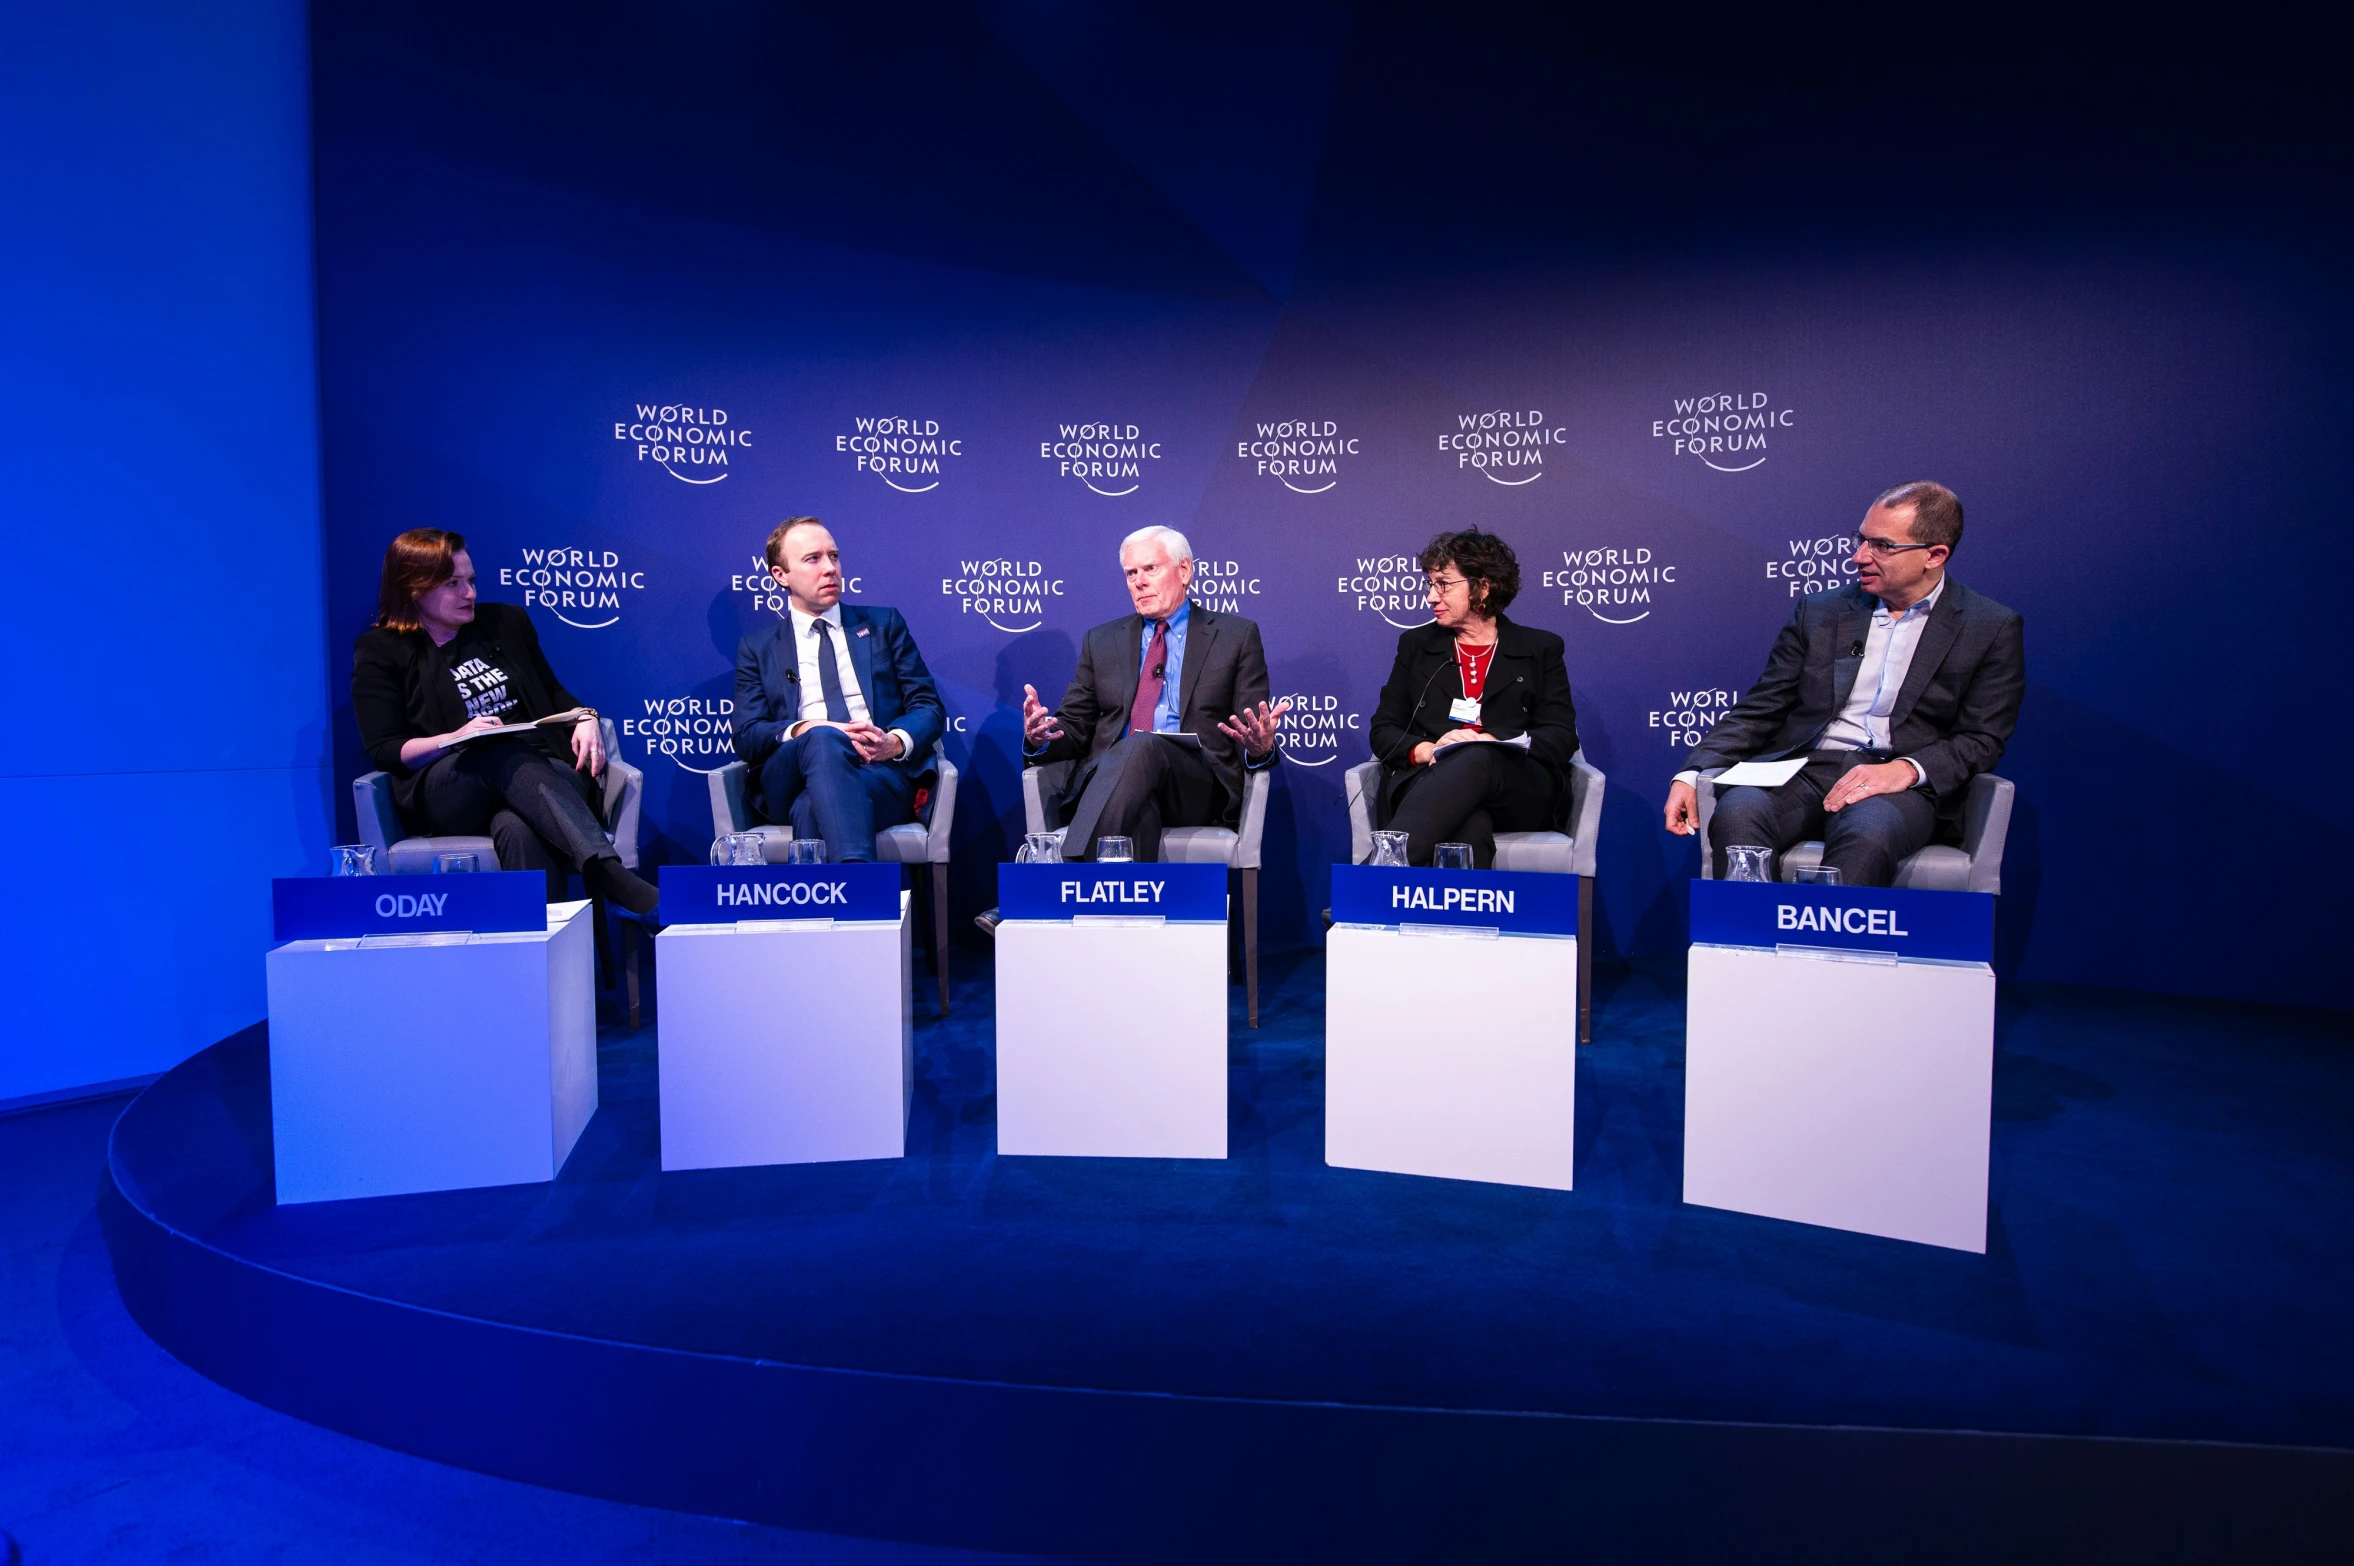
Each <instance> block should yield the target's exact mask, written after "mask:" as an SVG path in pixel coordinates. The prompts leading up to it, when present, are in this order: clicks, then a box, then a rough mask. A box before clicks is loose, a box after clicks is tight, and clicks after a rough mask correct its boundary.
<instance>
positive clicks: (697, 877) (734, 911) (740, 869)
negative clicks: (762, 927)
mask: <svg viewBox="0 0 2354 1566" xmlns="http://www.w3.org/2000/svg"><path fill="white" fill-rule="evenodd" d="M658 874H659V876H660V881H661V886H662V919H663V922H664V923H666V924H733V923H735V922H736V921H737V920H739V919H876V920H882V921H885V922H887V923H897V922H898V919H899V867H898V866H897V865H866V864H858V865H664V866H663V867H662V869H661V870H660V871H659V872H658Z"/></svg>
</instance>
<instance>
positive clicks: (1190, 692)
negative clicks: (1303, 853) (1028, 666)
mask: <svg viewBox="0 0 2354 1566" xmlns="http://www.w3.org/2000/svg"><path fill="white" fill-rule="evenodd" d="M1143 661H1144V616H1142V615H1140V614H1127V615H1122V616H1121V617H1120V618H1119V619H1117V620H1113V621H1111V622H1109V623H1108V624H1105V625H1099V626H1097V627H1095V628H1094V629H1093V630H1091V631H1089V632H1088V633H1087V635H1086V636H1085V637H1083V638H1082V639H1081V640H1080V643H1079V667H1078V669H1077V670H1076V671H1074V672H1073V673H1072V675H1071V688H1070V689H1069V690H1067V691H1065V692H1064V693H1063V704H1062V706H1060V707H1058V708H1056V709H1055V714H1054V717H1055V724H1056V726H1057V727H1059V728H1060V729H1061V730H1062V736H1061V738H1059V739H1054V740H1050V741H1048V742H1047V746H1046V749H1045V750H1043V751H1041V752H1040V753H1039V754H1037V755H1035V756H1032V757H1030V758H1029V759H1030V762H1031V764H1032V765H1034V766H1035V765H1041V764H1044V763H1046V762H1051V761H1081V762H1086V763H1089V764H1090V765H1088V766H1083V767H1081V768H1080V769H1079V771H1078V773H1077V775H1076V776H1074V777H1073V779H1072V781H1071V788H1070V790H1069V794H1068V797H1069V798H1071V799H1077V798H1078V796H1079V793H1080V792H1081V791H1082V790H1084V789H1085V787H1086V785H1087V777H1088V775H1089V773H1090V772H1091V771H1092V770H1093V767H1092V763H1093V762H1094V761H1095V760H1096V758H1097V757H1099V756H1101V755H1102V754H1103V753H1104V752H1105V751H1107V750H1110V749H1111V748H1112V747H1113V746H1114V745H1117V744H1118V743H1119V742H1120V740H1121V738H1122V737H1123V736H1125V735H1126V734H1127V732H1128V709H1129V707H1130V706H1131V705H1133V704H1134V702H1135V700H1136V682H1137V680H1138V679H1139V678H1140V677H1141V676H1142V674H1143V672H1144V671H1143V668H1142V664H1143ZM1266 699H1267V651H1266V648H1265V647H1264V646H1263V645H1262V644H1261V642H1260V640H1259V626H1258V622H1257V621H1255V620H1246V619H1244V618H1243V617H1242V616H1241V615H1238V614H1218V613H1215V612H1213V611H1211V610H1209V609H1205V608H1203V607H1202V606H1201V605H1200V604H1199V603H1196V604H1194V605H1193V607H1192V610H1191V611H1190V612H1189V613H1188V614H1187V616H1186V621H1185V666H1184V669H1183V671H1182V672H1181V673H1180V675H1179V676H1178V685H1177V700H1178V713H1179V721H1180V722H1181V723H1182V724H1183V725H1184V728H1185V731H1186V732H1187V733H1189V734H1198V735H1200V736H1201V742H1202V756H1203V757H1204V759H1206V760H1207V761H1208V762H1209V764H1210V769H1211V770H1212V771H1213V772H1215V773H1217V774H1218V781H1219V782H1220V783H1221V784H1223V785H1224V786H1225V789H1226V824H1227V825H1229V826H1231V825H1233V824H1234V822H1235V821H1236V820H1237V819H1238V818H1239V817H1240V815H1241V813H1242V774H1243V755H1242V747H1241V746H1240V745H1237V744H1236V743H1234V741H1232V740H1230V739H1228V738H1227V737H1226V736H1225V735H1224V734H1222V733H1220V732H1219V730H1218V725H1219V724H1221V723H1223V722H1225V721H1226V720H1227V719H1228V718H1231V717H1233V716H1234V715H1235V714H1236V713H1238V712H1240V711H1242V710H1243V709H1244V708H1245V707H1255V706H1257V705H1258V704H1259V703H1260V702H1263V701H1265V700H1266ZM1268 759H1269V761H1270V762H1272V760H1273V759H1274V752H1272V751H1271V752H1269V753H1268ZM1172 824H1174V823H1172Z"/></svg>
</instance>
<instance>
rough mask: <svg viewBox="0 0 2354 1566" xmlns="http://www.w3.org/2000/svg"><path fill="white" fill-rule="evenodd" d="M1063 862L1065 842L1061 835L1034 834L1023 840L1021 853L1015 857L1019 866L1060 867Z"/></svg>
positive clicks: (1050, 833)
mask: <svg viewBox="0 0 2354 1566" xmlns="http://www.w3.org/2000/svg"><path fill="white" fill-rule="evenodd" d="M1062 862H1063V840H1062V836H1061V834H1059V833H1055V832H1032V833H1030V834H1028V835H1027V836H1025V837H1024V838H1023V839H1022V846H1021V849H1020V851H1019V852H1017V853H1016V854H1015V855H1014V863H1015V864H1017V865H1059V864H1061V863H1062Z"/></svg>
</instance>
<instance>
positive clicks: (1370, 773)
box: [1340, 761, 1381, 865]
mask: <svg viewBox="0 0 2354 1566" xmlns="http://www.w3.org/2000/svg"><path fill="white" fill-rule="evenodd" d="M1340 789H1341V795H1342V797H1343V798H1345V799H1346V800H1347V801H1348V805H1349V863H1350V864H1353V865H1361V864H1364V863H1365V862H1366V861H1368V860H1370V859H1371V858H1372V857H1373V809H1374V806H1375V805H1377V804H1379V803H1380V801H1381V763H1380V762H1378V761H1365V762H1360V763H1358V764H1357V765H1356V766H1353V767H1351V768H1349V770H1348V771H1346V772H1344V773H1342V774H1341V775H1340Z"/></svg>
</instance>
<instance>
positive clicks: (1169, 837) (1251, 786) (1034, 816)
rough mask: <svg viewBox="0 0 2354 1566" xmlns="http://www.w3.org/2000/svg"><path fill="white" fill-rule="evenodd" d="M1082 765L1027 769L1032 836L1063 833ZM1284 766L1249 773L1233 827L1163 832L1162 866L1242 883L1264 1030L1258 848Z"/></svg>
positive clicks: (1248, 951) (1254, 1020)
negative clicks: (1061, 805)
mask: <svg viewBox="0 0 2354 1566" xmlns="http://www.w3.org/2000/svg"><path fill="white" fill-rule="evenodd" d="M1077 765H1078V763H1076V762H1071V761H1052V762H1048V763H1047V764H1046V765H1045V766H1043V767H1024V768H1023V769H1022V819H1023V821H1024V823H1025V824H1026V827H1027V830H1029V831H1032V832H1060V831H1061V830H1062V828H1063V819H1062V812H1061V811H1060V810H1058V809H1056V808H1055V802H1056V801H1058V800H1060V799H1061V798H1062V796H1063V791H1064V790H1065V789H1067V788H1069V787H1070V782H1071V770H1072V768H1074V767H1075V766H1077ZM1278 765H1280V763H1279V762H1271V763H1269V764H1268V765H1267V766H1264V767H1261V768H1258V769H1257V770H1256V771H1250V772H1245V773H1244V774H1243V780H1242V818H1241V820H1240V821H1239V822H1238V823H1237V825H1236V826H1234V827H1214V826H1212V827H1164V828H1162V829H1161V862H1162V863H1164V864H1172V865H1224V866H1225V867H1226V868H1227V869H1229V870H1233V871H1238V872H1240V874H1241V878H1242V899H1241V901H1242V985H1243V1002H1244V1005H1245V1007H1246V1009H1247V1010H1248V1012H1249V1015H1250V1025H1251V1026H1252V1027H1254V1028H1255V1027H1257V1026H1258V1025H1259V847H1260V842H1261V840H1262V839H1264V838H1265V836H1266V834H1267V775H1268V774H1269V773H1270V772H1272V771H1274V770H1275V768H1276V766H1278Z"/></svg>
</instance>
